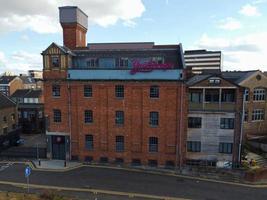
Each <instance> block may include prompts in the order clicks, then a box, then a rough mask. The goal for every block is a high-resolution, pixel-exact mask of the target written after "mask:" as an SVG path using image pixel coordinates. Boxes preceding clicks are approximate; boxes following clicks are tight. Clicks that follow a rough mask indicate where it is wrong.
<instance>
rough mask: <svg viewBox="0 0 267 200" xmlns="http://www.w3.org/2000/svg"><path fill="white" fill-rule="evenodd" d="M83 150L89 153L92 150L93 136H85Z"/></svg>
mask: <svg viewBox="0 0 267 200" xmlns="http://www.w3.org/2000/svg"><path fill="white" fill-rule="evenodd" d="M85 148H86V149H87V150H89V151H92V150H94V136H93V135H86V136H85Z"/></svg>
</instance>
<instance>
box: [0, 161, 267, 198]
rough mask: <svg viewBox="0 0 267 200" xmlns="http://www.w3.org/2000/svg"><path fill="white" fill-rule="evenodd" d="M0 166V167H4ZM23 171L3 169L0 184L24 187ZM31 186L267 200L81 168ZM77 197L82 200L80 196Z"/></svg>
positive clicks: (264, 194) (227, 189)
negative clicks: (0, 182) (21, 184)
mask: <svg viewBox="0 0 267 200" xmlns="http://www.w3.org/2000/svg"><path fill="white" fill-rule="evenodd" d="M1 165H2V166H3V164H1ZM0 168H1V167H0ZM24 169H25V165H24V164H13V165H8V167H4V169H3V170H0V181H10V182H18V183H25V182H26V179H25V177H24ZM30 183H31V184H40V185H50V186H60V187H73V188H91V189H101V190H109V191H120V192H131V193H141V194H150V195H157V196H169V197H179V198H186V199H203V200H221V199H230V200H231V199H233V200H234V199H242V200H253V199H256V200H266V199H267V188H251V187H245V186H237V185H229V184H224V183H214V182H209V181H199V180H192V179H187V178H177V177H171V176H164V175H154V174H148V173H140V172H129V171H124V170H116V169H104V168H91V167H81V168H78V169H74V170H72V171H68V172H45V171H32V174H31V176H30ZM2 187H6V186H1V185H0V190H3V188H2ZM80 195H81V197H82V193H81V194H80ZM83 195H84V194H83ZM78 196H79V195H78ZM99 199H100V198H99ZM102 199H109V198H108V197H106V198H101V200H102ZM117 199H119V198H117ZM122 199H126V198H122Z"/></svg>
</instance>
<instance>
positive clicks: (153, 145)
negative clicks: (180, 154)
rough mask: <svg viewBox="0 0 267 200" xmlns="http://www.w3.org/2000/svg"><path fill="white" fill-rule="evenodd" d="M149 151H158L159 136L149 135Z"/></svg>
mask: <svg viewBox="0 0 267 200" xmlns="http://www.w3.org/2000/svg"><path fill="white" fill-rule="evenodd" d="M148 142H149V148H148V151H149V152H158V138H157V137H149V141H148Z"/></svg>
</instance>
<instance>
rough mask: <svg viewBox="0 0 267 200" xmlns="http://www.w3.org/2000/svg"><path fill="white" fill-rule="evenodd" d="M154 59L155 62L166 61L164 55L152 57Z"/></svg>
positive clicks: (161, 62)
mask: <svg viewBox="0 0 267 200" xmlns="http://www.w3.org/2000/svg"><path fill="white" fill-rule="evenodd" d="M152 61H153V62H156V63H158V64H163V63H164V57H162V56H159V57H153V58H152Z"/></svg>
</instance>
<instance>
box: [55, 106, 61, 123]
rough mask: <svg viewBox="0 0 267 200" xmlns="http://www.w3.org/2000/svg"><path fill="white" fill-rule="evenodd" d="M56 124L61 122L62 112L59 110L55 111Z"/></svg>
mask: <svg viewBox="0 0 267 200" xmlns="http://www.w3.org/2000/svg"><path fill="white" fill-rule="evenodd" d="M53 112H54V122H61V111H60V110H59V109H54V110H53Z"/></svg>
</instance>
